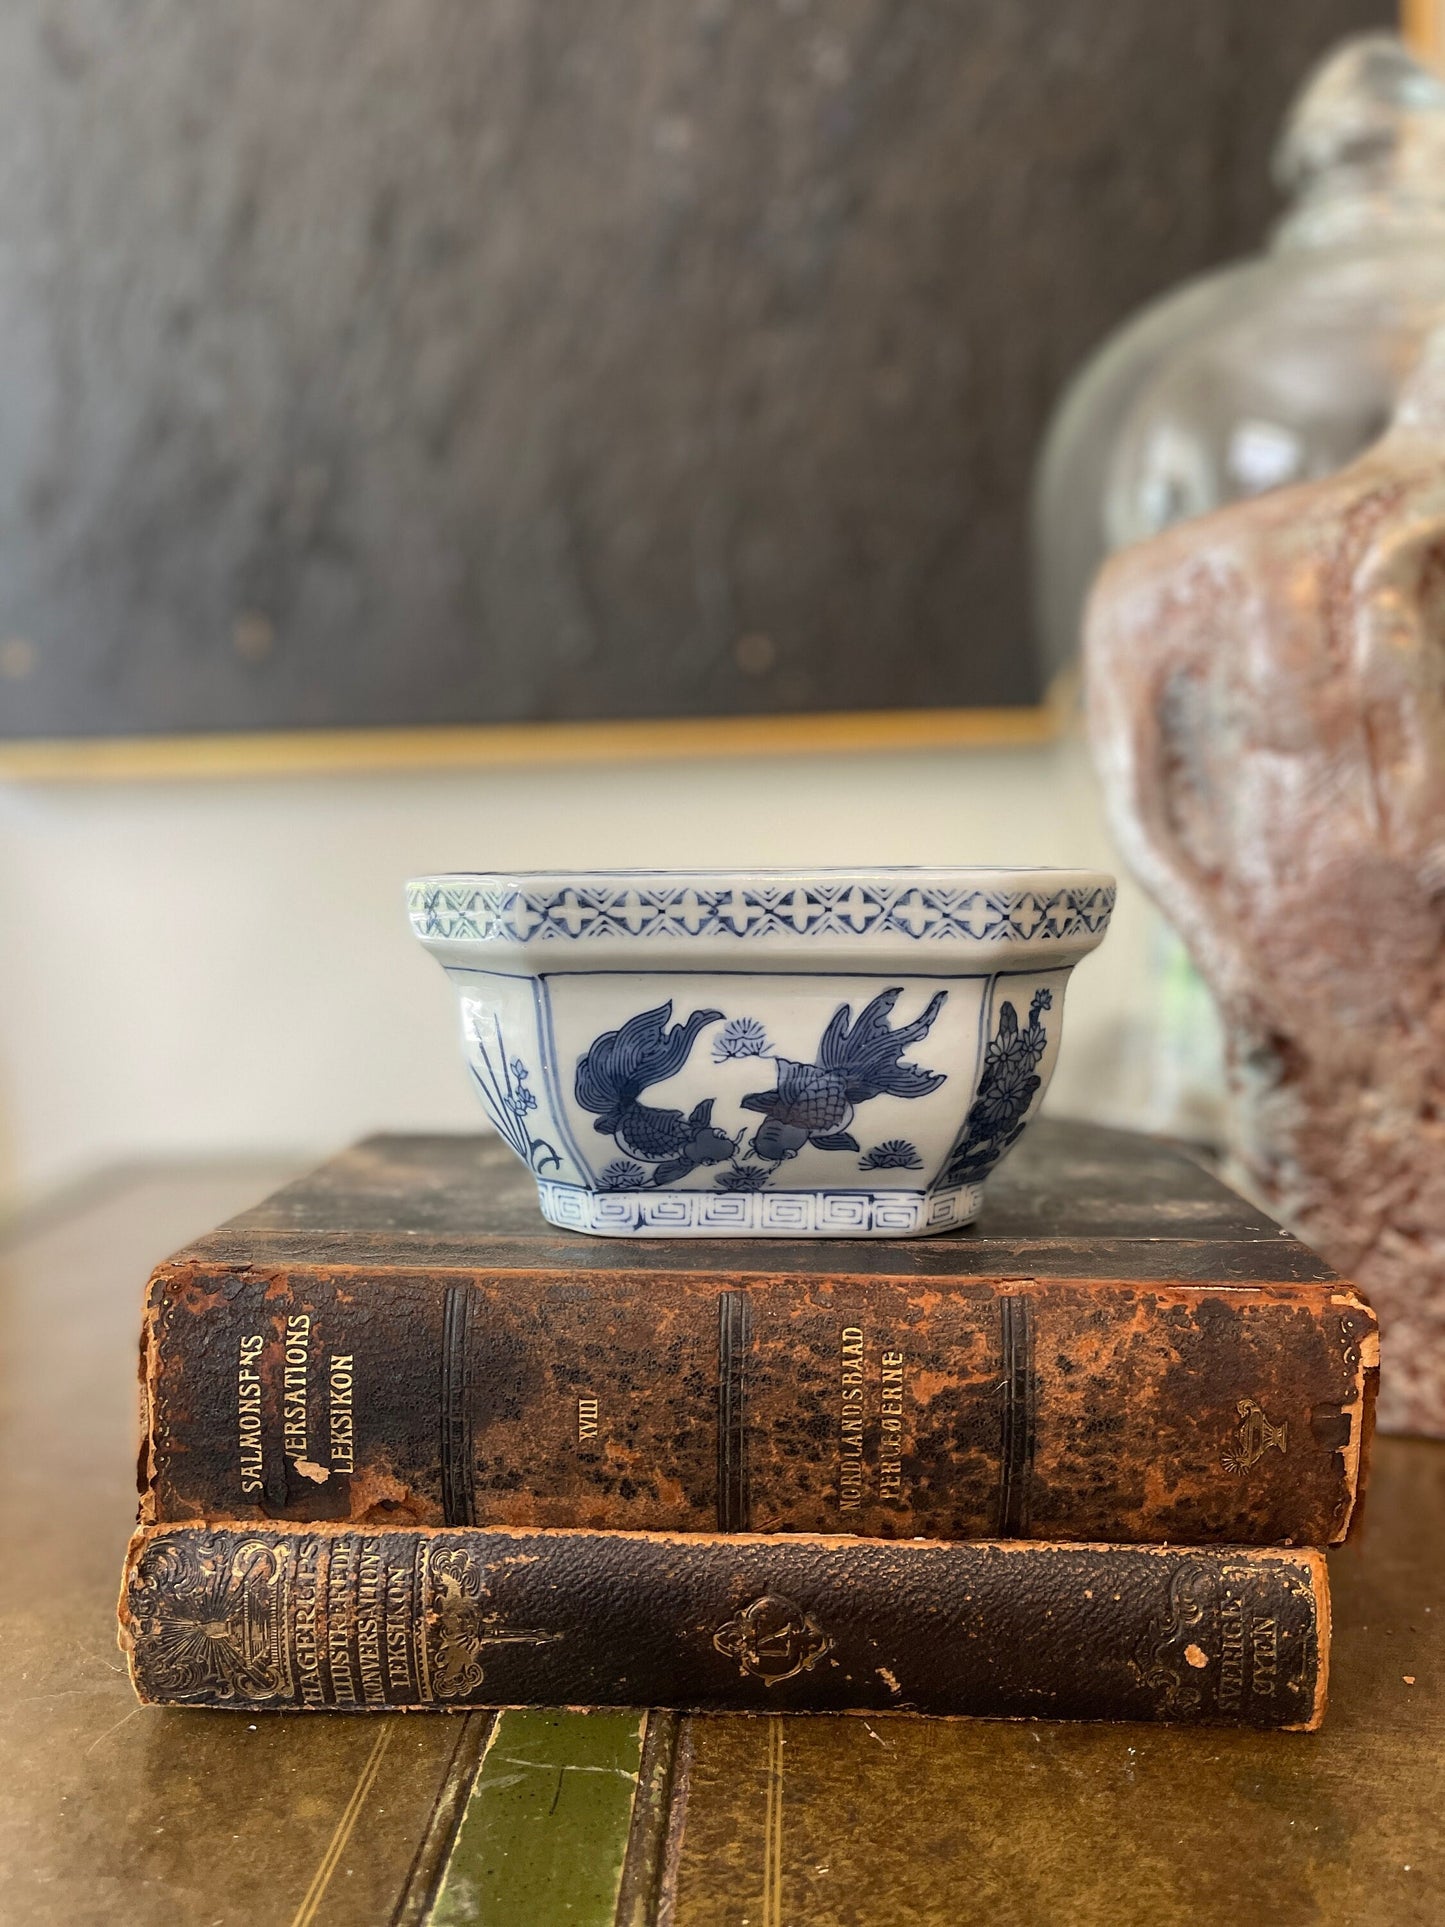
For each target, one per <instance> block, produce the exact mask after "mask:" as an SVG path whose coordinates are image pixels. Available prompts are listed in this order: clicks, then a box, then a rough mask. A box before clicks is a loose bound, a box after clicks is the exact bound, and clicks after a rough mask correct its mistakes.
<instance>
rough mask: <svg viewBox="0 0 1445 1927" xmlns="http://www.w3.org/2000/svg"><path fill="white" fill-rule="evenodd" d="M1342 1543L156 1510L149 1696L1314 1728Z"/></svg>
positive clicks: (135, 1603)
mask: <svg viewBox="0 0 1445 1927" xmlns="http://www.w3.org/2000/svg"><path fill="white" fill-rule="evenodd" d="M1328 1624H1329V1606H1328V1591H1327V1582H1326V1578H1325V1563H1324V1559H1323V1557H1322V1556H1321V1555H1320V1554H1319V1553H1315V1552H1286V1551H1282V1550H1276V1551H1262V1550H1260V1549H1258V1548H1253V1547H1251V1548H1240V1547H1232V1548H1228V1549H1225V1548H1220V1549H1217V1550H1209V1549H1196V1550H1185V1549H1183V1548H1176V1547H1159V1546H1153V1547H1143V1546H1072V1545H1044V1544H1038V1543H1035V1544H1031V1545H1019V1544H1007V1543H987V1544H974V1545H961V1544H952V1545H949V1544H944V1543H942V1542H940V1541H937V1540H914V1541H912V1542H911V1543H908V1544H903V1543H900V1542H898V1541H897V1540H886V1539H857V1538H848V1537H831V1538H823V1537H814V1536H812V1535H804V1534H798V1535H788V1536H784V1537H769V1536H767V1535H765V1534H753V1533H747V1534H732V1535H727V1534H720V1533H643V1532H625V1533H619V1532H555V1531H547V1530H538V1531H532V1532H512V1531H508V1530H506V1529H504V1528H501V1527H483V1528H474V1529H470V1530H469V1529H467V1528H464V1527H443V1528H440V1529H431V1530H426V1529H421V1530H418V1529H415V1528H410V1527H404V1526H403V1527H398V1526H386V1527H381V1528H379V1529H378V1530H376V1531H373V1532H368V1531H365V1530H361V1529H357V1528H355V1527H347V1526H324V1527H320V1528H315V1527H307V1526H296V1525H283V1526H276V1525H269V1526H265V1527H247V1526H244V1525H218V1526H199V1525H197V1526H162V1527H155V1528H151V1529H150V1530H148V1531H143V1532H140V1533H138V1534H137V1535H136V1537H135V1539H134V1540H133V1541H132V1544H131V1549H130V1555H129V1557H128V1559H127V1562H126V1577H125V1589H124V1592H123V1595H122V1599H121V1643H122V1645H123V1646H124V1647H125V1648H126V1650H127V1652H128V1654H129V1657H130V1662H131V1670H132V1677H133V1679H134V1682H135V1686H136V1690H137V1692H138V1693H139V1694H140V1697H141V1698H142V1699H143V1700H146V1701H151V1702H159V1703H164V1704H171V1705H182V1706H228V1707H232V1708H236V1707H240V1708H244V1709H246V1710H247V1711H252V1710H254V1709H255V1708H257V1707H277V1708H291V1707H300V1708H302V1709H312V1708H322V1707H342V1708H347V1709H351V1710H367V1709H370V1710H373V1711H378V1712H379V1711H382V1710H385V1709H387V1708H396V1707H422V1706H442V1707H456V1706H472V1705H481V1704H486V1705H489V1706H527V1705H548V1706H569V1705H573V1706H575V1705H588V1706H664V1707H677V1708H690V1709H697V1710H709V1709H741V1710H757V1711H764V1710H766V1711H768V1712H788V1711H793V1712H802V1711H817V1712H836V1713H849V1712H913V1713H941V1714H981V1715H985V1716H989V1717H994V1718H1005V1719H1020V1718H1041V1719H1128V1720H1184V1721H1191V1722H1196V1723H1199V1724H1219V1723H1224V1724H1230V1725H1244V1726H1284V1727H1293V1728H1310V1727H1314V1726H1317V1725H1318V1724H1319V1722H1320V1719H1321V1717H1322V1716H1323V1712H1324V1696H1325V1676H1326V1671H1327V1652H1326V1648H1327V1645H1328Z"/></svg>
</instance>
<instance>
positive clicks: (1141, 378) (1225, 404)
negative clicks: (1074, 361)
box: [1034, 34, 1445, 672]
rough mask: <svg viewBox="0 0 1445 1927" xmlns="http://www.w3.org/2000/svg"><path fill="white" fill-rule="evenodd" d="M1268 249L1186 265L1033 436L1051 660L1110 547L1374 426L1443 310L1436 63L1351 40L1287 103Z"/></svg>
mask: <svg viewBox="0 0 1445 1927" xmlns="http://www.w3.org/2000/svg"><path fill="white" fill-rule="evenodd" d="M1274 165H1275V175H1276V178H1277V180H1278V181H1279V184H1280V186H1281V187H1282V188H1283V189H1284V190H1285V192H1286V193H1287V194H1288V195H1289V197H1290V202H1289V206H1288V208H1287V210H1286V212H1285V214H1284V217H1283V219H1282V220H1281V221H1280V223H1279V225H1278V226H1277V227H1276V229H1275V231H1274V234H1273V236H1272V237H1271V240H1270V244H1269V246H1268V248H1267V250H1266V251H1265V252H1264V253H1263V254H1261V255H1259V256H1256V257H1253V258H1251V259H1248V260H1245V261H1241V262H1237V263H1234V264H1232V265H1231V266H1229V267H1226V268H1224V269H1221V270H1219V271H1216V272H1214V273H1212V274H1208V275H1205V276H1202V277H1200V278H1199V279H1196V280H1194V281H1190V282H1187V283H1186V284H1185V285H1184V286H1183V287H1181V288H1178V289H1176V290H1175V291H1173V292H1172V293H1170V294H1167V295H1165V296H1164V297H1162V298H1161V299H1160V300H1158V301H1156V302H1154V303H1153V304H1151V305H1150V306H1149V307H1147V308H1145V309H1144V310H1143V311H1142V312H1141V313H1140V314H1138V315H1137V316H1135V317H1133V318H1132V319H1131V320H1130V321H1128V322H1126V323H1125V324H1124V326H1123V327H1122V328H1120V329H1119V330H1118V331H1117V332H1116V333H1115V334H1114V335H1113V336H1112V337H1110V339H1109V340H1107V341H1106V342H1105V343H1104V345H1103V346H1102V348H1100V349H1099V350H1098V352H1097V353H1096V354H1095V355H1094V356H1093V357H1092V358H1091V359H1090V360H1089V361H1088V362H1087V363H1086V364H1085V366H1084V368H1083V369H1082V371H1081V372H1080V373H1079V374H1078V375H1077V376H1076V378H1075V379H1074V381H1073V383H1072V384H1071V386H1070V387H1069V389H1068V391H1067V392H1066V394H1065V396H1064V398H1063V401H1062V402H1061V404H1060V406H1059V408H1058V410H1057V412H1056V414H1055V417H1054V420H1053V423H1052V426H1051V428H1050V431H1049V435H1048V438H1047V441H1046V444H1045V449H1044V453H1043V457H1042V460H1041V464H1040V468H1039V472H1038V479H1037V485H1036V493H1035V503H1034V545H1035V556H1034V563H1035V594H1036V609H1037V617H1038V621H1039V625H1040V629H1041V645H1042V648H1043V650H1044V652H1045V659H1046V661H1047V663H1048V666H1049V668H1050V670H1051V671H1053V672H1057V671H1058V670H1060V669H1062V668H1063V667H1065V666H1066V665H1067V664H1068V663H1069V662H1070V661H1071V660H1072V659H1073V658H1074V656H1075V653H1076V651H1077V648H1078V639H1079V626H1080V618H1081V614H1082V610H1083V605H1084V601H1085V598H1086V597H1087V594H1088V590H1089V585H1090V583H1091V581H1092V579H1093V576H1094V573H1095V571H1096V569H1097V568H1098V565H1099V563H1100V562H1101V561H1102V559H1103V557H1104V556H1105V555H1106V554H1107V553H1108V552H1109V551H1111V550H1113V549H1116V548H1121V547H1123V546H1124V545H1125V544H1127V543H1130V542H1137V541H1141V540H1143V539H1144V538H1145V537H1147V536H1151V535H1155V534H1157V533H1158V532H1159V531H1160V530H1161V529H1163V528H1165V527H1167V526H1168V525H1169V524H1170V523H1173V522H1178V521H1181V520H1182V519H1183V518H1184V517H1186V516H1190V515H1198V514H1201V513H1202V512H1204V511H1205V510H1208V509H1211V508H1216V507H1218V506H1219V505H1220V504H1221V503H1224V502H1229V501H1235V500H1238V499H1239V498H1240V497H1243V496H1248V495H1256V494H1259V493H1261V492H1262V491H1263V490H1265V489H1270V488H1277V487H1279V486H1281V485H1282V484H1284V483H1288V482H1295V481H1301V480H1305V479H1308V478H1310V477H1313V476H1318V475H1323V474H1328V473H1329V472H1331V471H1332V470H1334V469H1337V468H1339V467H1342V466H1343V465H1344V463H1346V462H1347V461H1349V460H1350V459H1351V458H1352V457H1353V456H1354V455H1356V454H1357V453H1359V451H1360V450H1361V449H1362V448H1364V447H1365V446H1366V445H1367V444H1368V443H1369V442H1370V441H1372V440H1373V439H1374V438H1375V436H1376V435H1377V433H1378V432H1379V431H1380V430H1381V429H1382V428H1383V426H1384V424H1385V421H1386V419H1387V417H1388V415H1389V413H1390V409H1391V405H1392V403H1393V400H1394V397H1395V394H1396V392H1397V390H1398V388H1399V386H1400V383H1401V381H1402V380H1403V378H1404V376H1405V375H1406V374H1407V373H1408V372H1409V369H1410V367H1411V365H1412V363H1413V361H1414V359H1415V356H1416V353H1417V351H1418V348H1419V346H1420V343H1421V339H1422V337H1423V335H1424V334H1425V333H1426V331H1427V330H1428V328H1429V327H1430V325H1431V323H1432V320H1434V319H1436V318H1438V317H1440V316H1441V315H1442V314H1445V76H1442V75H1441V74H1439V73H1437V72H1435V71H1434V70H1433V69H1432V68H1430V67H1428V66H1425V65H1423V64H1422V63H1421V62H1420V61H1418V60H1416V59H1415V57H1414V56H1413V55H1412V54H1411V53H1410V52H1409V51H1408V50H1407V49H1406V47H1405V46H1404V45H1403V43H1402V42H1400V41H1399V40H1396V39H1395V38H1393V37H1392V36H1390V35H1386V34H1379V35H1368V36H1363V37H1360V38H1357V39H1351V40H1347V41H1345V42H1344V43H1343V44H1342V45H1341V46H1339V47H1338V48H1337V49H1336V50H1335V51H1334V52H1333V53H1332V54H1330V55H1328V56H1327V57H1326V58H1325V59H1324V61H1322V62H1321V64H1320V65H1319V66H1318V67H1317V68H1316V69H1315V70H1314V72H1313V73H1312V74H1311V76H1310V77H1309V79H1308V80H1307V81H1306V83H1305V85H1304V87H1303V88H1302V90H1301V92H1300V94H1299V96H1298V97H1297V99H1296V101H1295V103H1294V106H1293V107H1292V109H1291V111H1290V114H1289V116H1288V118H1287V120H1286V123H1285V126H1284V130H1283V133H1282V135H1281V138H1280V141H1279V145H1278V148H1277V149H1276V153H1275V163H1274Z"/></svg>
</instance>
